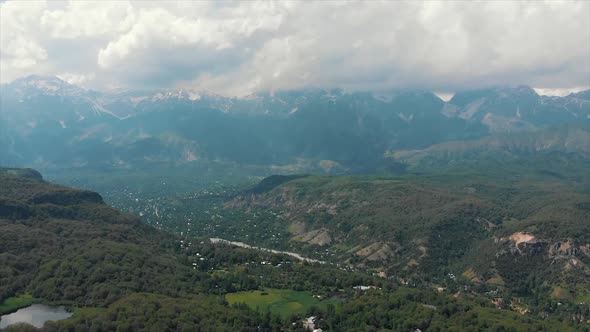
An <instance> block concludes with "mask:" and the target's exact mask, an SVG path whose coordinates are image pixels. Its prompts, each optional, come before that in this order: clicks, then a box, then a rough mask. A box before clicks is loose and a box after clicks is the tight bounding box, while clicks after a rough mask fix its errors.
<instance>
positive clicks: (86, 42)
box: [0, 1, 590, 95]
mask: <svg viewBox="0 0 590 332" xmlns="http://www.w3.org/2000/svg"><path fill="white" fill-rule="evenodd" d="M0 13H1V15H2V17H1V18H2V20H1V23H2V26H1V27H2V30H1V33H0V37H1V41H2V59H1V61H2V68H1V72H0V74H2V76H0V79H1V80H2V81H7V80H11V79H14V78H15V77H17V76H18V75H26V74H29V73H37V72H41V73H46V74H47V73H49V74H58V73H75V74H71V75H70V76H72V77H74V76H78V77H84V78H87V79H80V80H78V81H80V82H82V81H83V82H84V84H87V85H94V86H96V87H101V86H103V87H104V86H112V85H116V86H128V87H146V86H149V87H173V86H184V85H190V86H195V87H201V88H206V89H209V90H212V91H216V92H219V93H225V94H234V95H235V94H247V93H251V92H254V91H259V90H275V89H292V88H302V87H341V88H346V89H351V90H372V91H387V90H391V89H396V88H421V89H430V90H435V91H438V92H440V93H445V92H452V91H455V90H458V89H466V88H476V87H482V86H491V85H517V84H528V85H531V86H533V87H536V88H539V89H546V90H543V91H557V90H558V89H561V90H564V89H565V90H567V89H572V88H576V89H577V88H579V87H588V86H590V60H588V59H590V3H589V2H587V1H570V2H555V1H549V2H541V1H534V2H533V1H530V2H521V1H518V2H517V1H515V2H505V1H502V2H500V1H497V2H496V1H489V2H474V3H472V2H464V1H457V2H451V1H445V2H443V1H427V2H414V1H412V2H403V1H386V2H377V1H371V2H334V1H330V2H291V1H288V2H266V1H265V2H250V1H243V2H193V1H176V2H169V1H161V2H159V1H144V2H134V1H131V2H127V1H101V2H92V1H81V2H69V3H66V4H62V5H59V6H56V5H51V4H47V3H45V2H16V1H8V2H6V3H2V4H0ZM5 45H6V47H5ZM76 47H78V48H79V49H80V50H81V51H80V52H77V53H75V54H77V55H78V57H77V58H76V59H72V56H71V54H72V50H75V49H76ZM64 59H67V61H66V60H64ZM561 90H560V91H561Z"/></svg>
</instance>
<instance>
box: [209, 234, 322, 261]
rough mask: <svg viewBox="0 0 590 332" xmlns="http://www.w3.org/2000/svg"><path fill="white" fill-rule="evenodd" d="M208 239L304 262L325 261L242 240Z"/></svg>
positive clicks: (212, 241)
mask: <svg viewBox="0 0 590 332" xmlns="http://www.w3.org/2000/svg"><path fill="white" fill-rule="evenodd" d="M209 241H211V243H225V244H231V245H234V246H237V247H242V248H247V249H254V250H260V251H267V252H271V253H273V254H282V255H288V256H291V257H294V258H297V259H298V260H300V261H305V262H309V263H320V264H325V263H326V262H324V261H320V260H317V259H313V258H307V257H303V256H301V255H299V254H297V253H294V252H289V251H280V250H274V249H268V248H262V247H255V246H251V245H249V244H246V243H244V242H235V241H228V240H224V239H220V238H217V237H213V238H210V239H209Z"/></svg>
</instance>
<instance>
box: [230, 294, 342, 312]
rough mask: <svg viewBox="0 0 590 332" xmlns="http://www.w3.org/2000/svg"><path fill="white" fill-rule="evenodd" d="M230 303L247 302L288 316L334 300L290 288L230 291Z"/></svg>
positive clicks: (252, 306)
mask: <svg viewBox="0 0 590 332" xmlns="http://www.w3.org/2000/svg"><path fill="white" fill-rule="evenodd" d="M225 299H226V300H227V301H228V302H229V303H230V304H235V303H245V304H247V305H248V306H249V307H251V308H259V309H260V310H261V311H267V310H270V312H271V313H273V314H279V315H281V316H282V317H288V316H289V315H292V314H303V313H305V312H306V311H307V310H308V309H309V308H310V307H311V306H313V305H317V306H320V307H321V306H324V305H326V304H328V303H334V301H320V300H318V299H316V298H314V297H313V296H312V294H311V292H305V291H294V290H289V289H265V290H256V291H249V292H238V293H230V294H226V295H225Z"/></svg>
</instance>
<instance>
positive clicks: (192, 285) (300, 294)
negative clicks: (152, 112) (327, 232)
mask: <svg viewBox="0 0 590 332" xmlns="http://www.w3.org/2000/svg"><path fill="white" fill-rule="evenodd" d="M291 180H292V179H291ZM303 180H305V179H299V180H294V181H303ZM305 181H307V180H305ZM271 182H272V181H271ZM281 182H282V180H280V181H276V183H274V184H273V183H267V184H266V185H265V186H264V187H262V188H259V192H260V193H262V195H264V192H266V191H267V190H276V189H272V188H273V186H275V185H279V186H284V185H290V184H289V182H287V183H285V184H281ZM0 184H1V185H0V285H1V286H0V304H1V303H2V302H5V300H7V299H14V298H16V299H20V298H21V295H22V294H24V293H29V294H30V295H32V297H33V298H35V299H36V301H42V302H46V303H50V304H64V305H66V306H67V307H68V308H70V310H73V311H74V316H73V317H72V318H69V319H66V320H63V321H59V322H51V323H47V324H46V325H45V327H44V328H43V329H44V330H48V331H76V330H77V331H82V330H84V331H86V330H94V331H112V330H126V331H142V330H149V331H196V330H204V331H209V330H215V331H279V330H281V331H304V329H303V325H302V320H303V318H304V317H307V316H305V315H314V316H316V317H317V319H316V324H317V326H320V327H322V328H323V329H324V330H337V331H358V330H363V329H381V330H384V331H414V330H416V329H417V328H420V329H423V330H424V329H432V330H460V329H462V328H464V327H465V326H468V327H470V328H473V329H485V328H488V329H492V328H514V329H517V330H526V329H540V328H542V327H544V328H546V329H550V330H560V331H567V330H572V331H573V330H574V329H575V327H574V326H575V325H573V323H571V322H567V321H566V322H559V321H556V320H553V319H546V320H543V321H540V320H538V319H537V318H534V317H521V316H520V315H519V314H517V313H515V312H511V311H507V310H501V309H497V308H495V306H494V304H493V303H491V302H489V301H487V300H486V299H485V298H480V297H478V296H476V295H466V296H463V297H462V298H453V297H451V296H449V295H445V294H439V293H437V292H436V291H434V290H431V289H417V288H413V289H411V288H404V287H399V286H397V285H396V283H393V282H390V281H388V280H385V279H383V278H380V277H377V276H372V275H370V274H366V273H361V272H354V271H344V270H342V269H340V268H337V267H335V266H333V265H330V264H325V265H313V264H312V265H309V264H307V263H301V262H298V261H296V260H293V259H291V258H290V257H288V256H280V255H274V254H271V253H268V252H259V251H252V250H246V249H241V248H232V247H229V246H225V245H221V246H213V245H211V244H210V243H209V241H207V240H205V239H203V240H196V239H191V238H178V237H175V236H172V235H168V234H166V233H163V232H161V231H159V230H157V229H155V228H152V227H150V226H148V225H144V224H142V223H141V222H140V221H139V220H138V219H136V218H135V217H132V216H129V215H126V214H123V213H121V212H119V211H116V210H114V209H112V208H111V207H109V206H108V205H106V204H105V203H104V202H103V200H102V197H101V196H100V195H99V194H97V193H95V192H91V191H85V190H77V189H71V188H67V187H63V186H59V185H55V184H51V183H48V182H45V181H43V180H42V179H41V178H40V177H39V176H38V173H36V172H34V171H32V170H15V169H0ZM279 188H280V187H279ZM361 286H362V287H361ZM369 286H371V287H369ZM363 287H364V288H363ZM277 288H278V289H279V290H277ZM256 289H259V290H261V289H266V290H267V291H265V292H260V291H259V292H258V293H236V292H237V291H249V290H256ZM361 289H364V290H361ZM302 290H304V291H302ZM305 291H307V292H305ZM269 292H270V293H269ZM227 293H233V295H232V296H231V297H228V298H231V299H239V298H244V301H245V302H246V305H240V304H236V305H229V304H228V303H227V301H226V300H225V294H227ZM244 294H258V295H257V296H264V294H267V295H268V294H293V295H291V296H295V297H296V300H291V301H300V302H293V303H292V305H290V306H289V308H291V309H289V310H288V312H287V313H285V312H283V311H279V312H276V311H273V310H272V309H269V310H270V311H269V312H267V311H266V310H267V309H262V310H255V309H256V306H257V305H255V304H253V303H252V302H248V301H249V300H248V299H251V297H252V296H253V295H248V296H249V297H244V296H245V295H244ZM311 294H316V296H317V297H312V296H311ZM318 298H321V299H322V300H319V299H318ZM323 299H326V300H325V301H324V300H323ZM262 300H263V301H264V298H263V299H262ZM232 301H234V300H232ZM6 303H7V302H6ZM238 303H239V302H238ZM312 304H315V305H314V306H312ZM294 306H295V307H294ZM265 308H266V307H265ZM269 308H271V307H269ZM293 308H299V309H293ZM289 314H292V315H289ZM375 317H381V318H379V319H375ZM19 328H24V327H23V326H19V327H15V328H10V327H9V328H8V330H10V329H12V330H14V329H17V330H18V329H19ZM31 329H33V328H31Z"/></svg>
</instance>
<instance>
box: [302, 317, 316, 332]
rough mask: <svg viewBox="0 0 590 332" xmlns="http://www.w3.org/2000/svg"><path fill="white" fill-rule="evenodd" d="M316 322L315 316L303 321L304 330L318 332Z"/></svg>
mask: <svg viewBox="0 0 590 332" xmlns="http://www.w3.org/2000/svg"><path fill="white" fill-rule="evenodd" d="M315 321H316V317H315V316H311V317H307V318H306V319H305V320H304V321H303V328H304V329H306V330H310V331H316V328H315Z"/></svg>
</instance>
